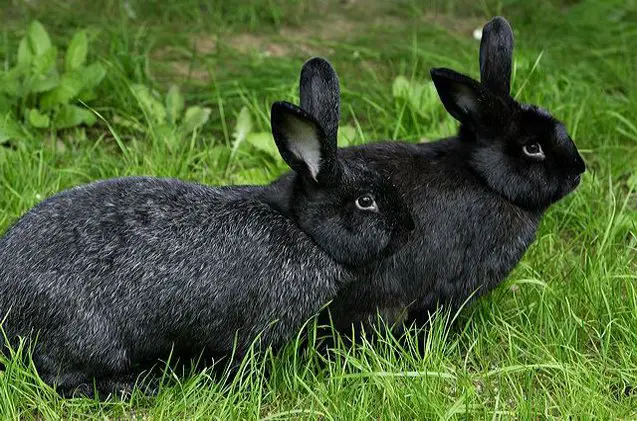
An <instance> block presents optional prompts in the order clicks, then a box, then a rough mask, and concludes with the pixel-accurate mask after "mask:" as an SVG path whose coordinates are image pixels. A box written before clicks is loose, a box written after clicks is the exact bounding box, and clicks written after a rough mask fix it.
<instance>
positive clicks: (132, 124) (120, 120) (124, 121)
mask: <svg viewBox="0 0 637 421" xmlns="http://www.w3.org/2000/svg"><path fill="white" fill-rule="evenodd" d="M113 123H115V124H117V125H118V126H122V127H128V128H131V129H133V130H137V131H138V132H144V131H145V130H146V129H145V128H144V126H142V125H141V124H139V123H138V122H137V121H133V120H131V119H129V118H127V117H121V116H118V115H115V116H114V117H113Z"/></svg>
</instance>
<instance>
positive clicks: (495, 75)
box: [480, 16, 513, 95]
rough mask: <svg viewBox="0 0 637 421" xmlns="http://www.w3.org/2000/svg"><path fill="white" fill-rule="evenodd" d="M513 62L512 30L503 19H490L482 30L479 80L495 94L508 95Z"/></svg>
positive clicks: (498, 17)
mask: <svg viewBox="0 0 637 421" xmlns="http://www.w3.org/2000/svg"><path fill="white" fill-rule="evenodd" d="M512 62H513V30H512V29H511V26H510V25H509V22H507V20H506V19H504V18H503V17H500V16H497V17H495V18H493V19H491V20H490V21H489V22H488V23H487V24H486V25H484V28H483V29H482V41H481V42H480V80H481V82H482V84H483V85H484V86H486V87H487V88H488V89H490V90H491V91H493V92H495V93H500V94H506V95H509V93H510V91H511V67H512Z"/></svg>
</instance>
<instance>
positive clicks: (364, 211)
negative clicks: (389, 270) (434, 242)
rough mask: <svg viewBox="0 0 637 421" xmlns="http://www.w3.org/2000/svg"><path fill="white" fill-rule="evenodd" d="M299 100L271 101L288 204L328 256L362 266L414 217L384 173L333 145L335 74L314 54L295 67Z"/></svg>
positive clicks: (383, 252)
mask: <svg viewBox="0 0 637 421" xmlns="http://www.w3.org/2000/svg"><path fill="white" fill-rule="evenodd" d="M300 93H301V95H300V98H301V107H298V106H296V105H293V104H290V103H288V102H275V103H274V104H273V105H272V113H271V123H272V134H273V135H274V139H275V142H276V145H277V147H278V148H279V151H280V153H281V156H282V157H283V159H284V160H285V162H286V163H287V164H288V165H289V166H290V168H292V170H294V172H295V173H296V175H295V180H294V186H293V192H292V194H291V195H290V203H289V205H290V208H291V211H292V213H293V215H294V218H295V219H296V221H297V223H298V224H299V226H300V227H301V229H302V230H304V231H305V232H306V233H308V235H310V236H311V237H312V238H313V240H314V241H315V242H316V243H317V244H318V245H319V246H320V247H321V248H322V249H323V250H325V251H326V252H327V253H328V254H329V255H330V256H331V257H332V258H333V259H334V260H336V261H338V262H340V263H342V264H344V265H347V266H353V267H357V266H365V265H368V264H370V263H373V262H374V261H376V260H379V259H382V258H385V257H388V256H389V255H391V254H393V253H394V252H395V251H397V250H398V249H399V248H400V247H402V246H403V245H404V244H405V243H406V242H407V238H408V235H409V232H410V231H412V230H413V229H414V221H413V219H412V216H411V214H410V212H409V211H408V209H407V207H406V205H405V203H404V201H403V199H402V198H401V196H400V193H399V192H398V190H397V189H396V187H395V186H394V185H393V184H392V183H391V181H390V180H389V178H387V177H385V176H383V175H381V174H380V173H378V172H376V171H373V170H372V169H371V168H369V167H368V166H367V165H365V164H364V163H363V162H362V161H358V160H356V159H355V158H351V159H350V158H348V159H344V158H342V157H340V156H339V153H338V149H337V143H336V139H337V133H338V123H339V119H340V109H339V107H340V105H339V104H340V89H339V83H338V77H337V75H336V72H334V70H333V69H332V67H331V65H330V64H329V63H328V62H327V61H325V60H323V59H320V58H313V59H310V60H308V61H307V62H306V63H305V64H304V65H303V69H302V72H301V84H300Z"/></svg>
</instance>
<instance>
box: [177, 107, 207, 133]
mask: <svg viewBox="0 0 637 421" xmlns="http://www.w3.org/2000/svg"><path fill="white" fill-rule="evenodd" d="M210 112H211V110H210V108H202V107H196V106H195V107H189V108H188V109H187V110H186V114H185V115H184V122H183V125H182V128H183V129H184V130H185V131H186V133H190V132H192V131H193V130H195V129H197V128H200V127H201V126H203V125H204V124H206V123H207V122H208V119H209V118H210Z"/></svg>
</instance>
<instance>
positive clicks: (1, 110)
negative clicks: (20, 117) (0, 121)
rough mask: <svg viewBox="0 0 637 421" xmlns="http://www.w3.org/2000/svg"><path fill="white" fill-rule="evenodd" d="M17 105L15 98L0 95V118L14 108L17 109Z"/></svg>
mask: <svg viewBox="0 0 637 421" xmlns="http://www.w3.org/2000/svg"><path fill="white" fill-rule="evenodd" d="M15 104H16V100H15V98H13V97H8V96H7V95H4V94H0V116H2V115H4V114H5V113H8V112H9V111H11V110H12V109H14V108H13V107H15Z"/></svg>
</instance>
